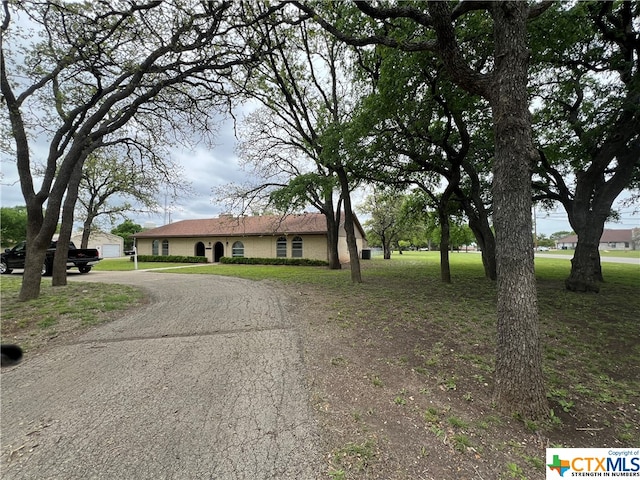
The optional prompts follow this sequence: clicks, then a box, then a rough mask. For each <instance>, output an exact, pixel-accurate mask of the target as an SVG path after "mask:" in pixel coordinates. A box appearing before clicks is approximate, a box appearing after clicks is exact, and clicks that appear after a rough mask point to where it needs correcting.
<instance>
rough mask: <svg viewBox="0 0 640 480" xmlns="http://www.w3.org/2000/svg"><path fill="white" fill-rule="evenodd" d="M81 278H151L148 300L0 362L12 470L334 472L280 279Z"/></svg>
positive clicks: (75, 473) (126, 474)
mask: <svg viewBox="0 0 640 480" xmlns="http://www.w3.org/2000/svg"><path fill="white" fill-rule="evenodd" d="M76 279H77V280H81V281H91V282H98V283H99V282H108V283H127V284H132V285H138V286H142V287H144V288H145V289H147V290H148V291H149V292H150V295H151V302H150V304H149V305H146V306H144V307H142V308H140V309H137V310H135V311H133V312H130V313H128V314H126V315H125V316H124V317H123V318H121V319H119V320H116V321H114V322H111V323H109V324H105V325H103V326H100V327H97V328H95V329H92V330H91V331H90V332H88V333H85V334H83V335H81V336H78V337H76V338H73V340H72V341H69V342H67V343H66V344H63V345H60V346H56V347H55V348H50V349H48V350H46V351H44V352H43V353H42V354H40V355H37V356H35V357H30V356H29V355H27V356H26V359H25V360H24V362H23V363H22V364H20V365H18V366H16V367H12V368H10V369H4V370H3V371H2V411H1V414H2V430H1V435H2V459H1V461H2V464H1V466H0V471H1V476H2V478H10V479H12V480H18V479H92V478H95V479H98V478H100V479H220V480H227V479H229V480H232V479H247V480H249V479H251V480H256V479H305V480H306V479H309V480H312V479H316V478H326V475H323V467H322V461H321V455H320V447H319V437H318V428H317V425H316V423H315V421H314V419H313V415H312V411H311V408H310V402H309V394H308V390H307V386H306V384H305V372H304V364H303V358H302V352H301V346H300V333H299V331H298V330H297V329H296V328H295V323H294V319H293V312H292V311H290V310H291V306H290V305H288V304H287V301H286V299H285V298H283V297H282V296H281V295H280V294H279V293H278V292H277V291H276V290H274V289H272V288H270V287H268V286H266V285H265V284H264V283H262V282H250V281H246V280H242V279H237V278H230V277H218V276H210V275H181V274H158V273H152V272H92V273H91V274H89V275H82V276H78V277H77V278H72V277H70V280H72V281H75V280H76ZM95 287H96V288H100V286H99V285H98V284H96V286H95Z"/></svg>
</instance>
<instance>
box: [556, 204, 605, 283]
mask: <svg viewBox="0 0 640 480" xmlns="http://www.w3.org/2000/svg"><path fill="white" fill-rule="evenodd" d="M604 221H605V220H604V218H603V219H597V218H595V217H594V216H591V217H590V218H588V217H587V216H583V219H582V221H576V220H575V217H574V219H573V221H572V222H571V226H572V227H573V229H574V230H575V232H576V234H577V235H578V243H577V244H576V250H575V253H574V254H573V258H572V259H571V273H570V274H569V278H567V279H566V280H565V287H566V288H567V290H570V291H572V292H593V293H598V292H599V291H600V282H602V281H604V279H603V277H602V266H601V264H600V251H599V250H598V245H599V244H600V237H602V232H603V230H604Z"/></svg>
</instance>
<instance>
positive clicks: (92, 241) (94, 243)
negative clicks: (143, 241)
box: [71, 230, 124, 258]
mask: <svg viewBox="0 0 640 480" xmlns="http://www.w3.org/2000/svg"><path fill="white" fill-rule="evenodd" d="M71 241H72V242H73V243H74V245H75V246H76V247H78V248H80V245H81V244H82V230H80V231H79V232H76V233H74V234H73V235H72V236H71ZM87 248H97V249H98V251H99V252H100V256H101V257H102V258H116V257H122V256H123V255H124V238H122V237H120V236H118V235H113V234H111V233H107V232H99V231H92V232H91V233H90V234H89V243H88V244H87Z"/></svg>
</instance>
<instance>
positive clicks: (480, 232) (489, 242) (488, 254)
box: [467, 214, 498, 280]
mask: <svg viewBox="0 0 640 480" xmlns="http://www.w3.org/2000/svg"><path fill="white" fill-rule="evenodd" d="M467 216H468V217H469V228H471V231H472V232H473V234H474V236H475V238H476V243H477V244H478V248H479V249H480V254H481V256H482V266H483V267H484V275H485V277H487V278H488V279H489V280H496V278H497V277H498V273H497V270H496V268H497V267H496V238H495V237H494V235H493V231H492V230H491V227H490V226H489V222H488V220H487V219H486V218H485V219H484V221H482V220H481V219H479V218H476V219H472V218H471V217H470V216H469V214H467Z"/></svg>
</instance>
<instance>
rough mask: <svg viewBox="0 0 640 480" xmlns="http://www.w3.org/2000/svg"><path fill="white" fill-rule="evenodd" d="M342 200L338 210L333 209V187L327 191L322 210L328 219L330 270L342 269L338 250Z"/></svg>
mask: <svg viewBox="0 0 640 480" xmlns="http://www.w3.org/2000/svg"><path fill="white" fill-rule="evenodd" d="M341 208H342V207H341V202H338V208H337V211H335V210H334V209H333V189H329V192H326V193H325V196H324V203H323V205H322V209H321V210H322V212H323V213H324V216H325V218H326V220H327V261H328V262H329V269H330V270H340V269H341V268H342V265H341V264H340V254H339V252H338V241H339V239H340V236H339V232H340V218H339V215H340V209H341Z"/></svg>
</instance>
